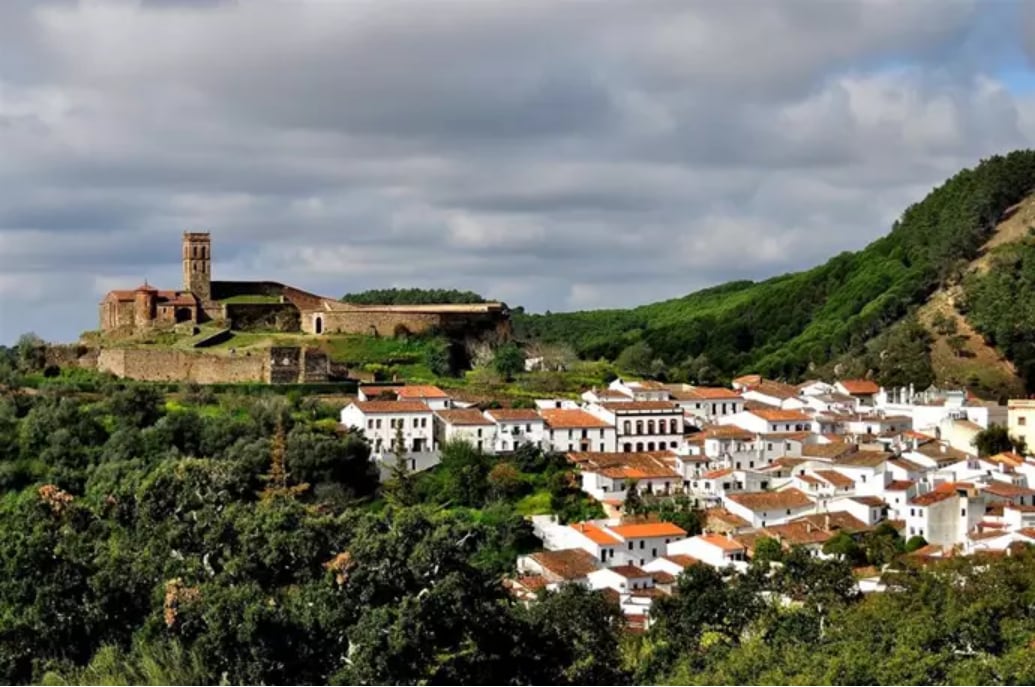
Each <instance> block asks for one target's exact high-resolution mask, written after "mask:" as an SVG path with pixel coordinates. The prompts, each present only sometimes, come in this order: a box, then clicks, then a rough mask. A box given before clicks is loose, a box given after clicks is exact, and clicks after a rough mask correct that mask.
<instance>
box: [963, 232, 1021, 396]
mask: <svg viewBox="0 0 1035 687" xmlns="http://www.w3.org/2000/svg"><path fill="white" fill-rule="evenodd" d="M964 294H965V300H964V302H963V303H961V307H962V309H963V311H964V312H965V313H966V315H967V319H968V320H969V321H970V323H971V325H973V327H974V328H975V329H976V330H978V331H979V332H980V333H981V334H982V335H983V336H984V337H985V339H986V340H987V341H988V342H989V343H990V344H992V345H994V346H995V347H996V348H998V349H999V350H1000V351H1002V352H1003V354H1004V355H1006V357H1007V358H1009V359H1010V360H1012V361H1013V363H1014V365H1015V366H1016V368H1017V373H1018V374H1019V375H1020V377H1021V379H1023V380H1024V383H1025V386H1026V387H1027V388H1028V390H1029V391H1035V242H1033V241H1032V239H1028V240H1026V241H1024V242H1022V243H1018V244H1012V245H1006V246H1003V247H1002V248H1001V249H1000V250H999V251H997V253H996V254H995V256H994V257H993V259H992V265H991V267H990V268H989V270H988V271H987V272H984V273H981V272H978V273H974V274H972V275H969V276H968V277H967V278H966V279H965V280H964Z"/></svg>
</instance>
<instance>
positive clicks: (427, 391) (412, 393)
mask: <svg viewBox="0 0 1035 687" xmlns="http://www.w3.org/2000/svg"><path fill="white" fill-rule="evenodd" d="M395 393H396V395H398V397H399V398H400V399H405V398H409V399H413V398H449V394H447V393H446V392H445V391H442V389H439V388H438V387H437V386H431V385H426V384H415V385H413V386H400V387H396V388H395Z"/></svg>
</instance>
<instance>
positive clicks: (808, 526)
mask: <svg viewBox="0 0 1035 687" xmlns="http://www.w3.org/2000/svg"><path fill="white" fill-rule="evenodd" d="M805 532H806V534H812V521H811V520H806V521H805Z"/></svg>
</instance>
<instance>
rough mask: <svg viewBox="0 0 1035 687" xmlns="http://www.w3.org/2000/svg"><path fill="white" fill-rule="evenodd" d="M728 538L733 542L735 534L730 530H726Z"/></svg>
mask: <svg viewBox="0 0 1035 687" xmlns="http://www.w3.org/2000/svg"><path fill="white" fill-rule="evenodd" d="M726 538H727V539H729V540H730V541H733V532H732V531H730V530H726Z"/></svg>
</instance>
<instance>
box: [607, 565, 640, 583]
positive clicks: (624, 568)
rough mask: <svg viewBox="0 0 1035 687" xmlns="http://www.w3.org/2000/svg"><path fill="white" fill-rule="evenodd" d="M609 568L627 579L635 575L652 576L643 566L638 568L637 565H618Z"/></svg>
mask: <svg viewBox="0 0 1035 687" xmlns="http://www.w3.org/2000/svg"><path fill="white" fill-rule="evenodd" d="M609 570H610V571H611V572H613V573H615V574H617V575H621V576H622V577H624V578H625V579H627V580H628V579H630V578H633V577H650V573H649V572H646V571H645V570H643V569H642V568H637V567H636V566H635V565H616V566H614V567H613V568H609Z"/></svg>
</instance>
